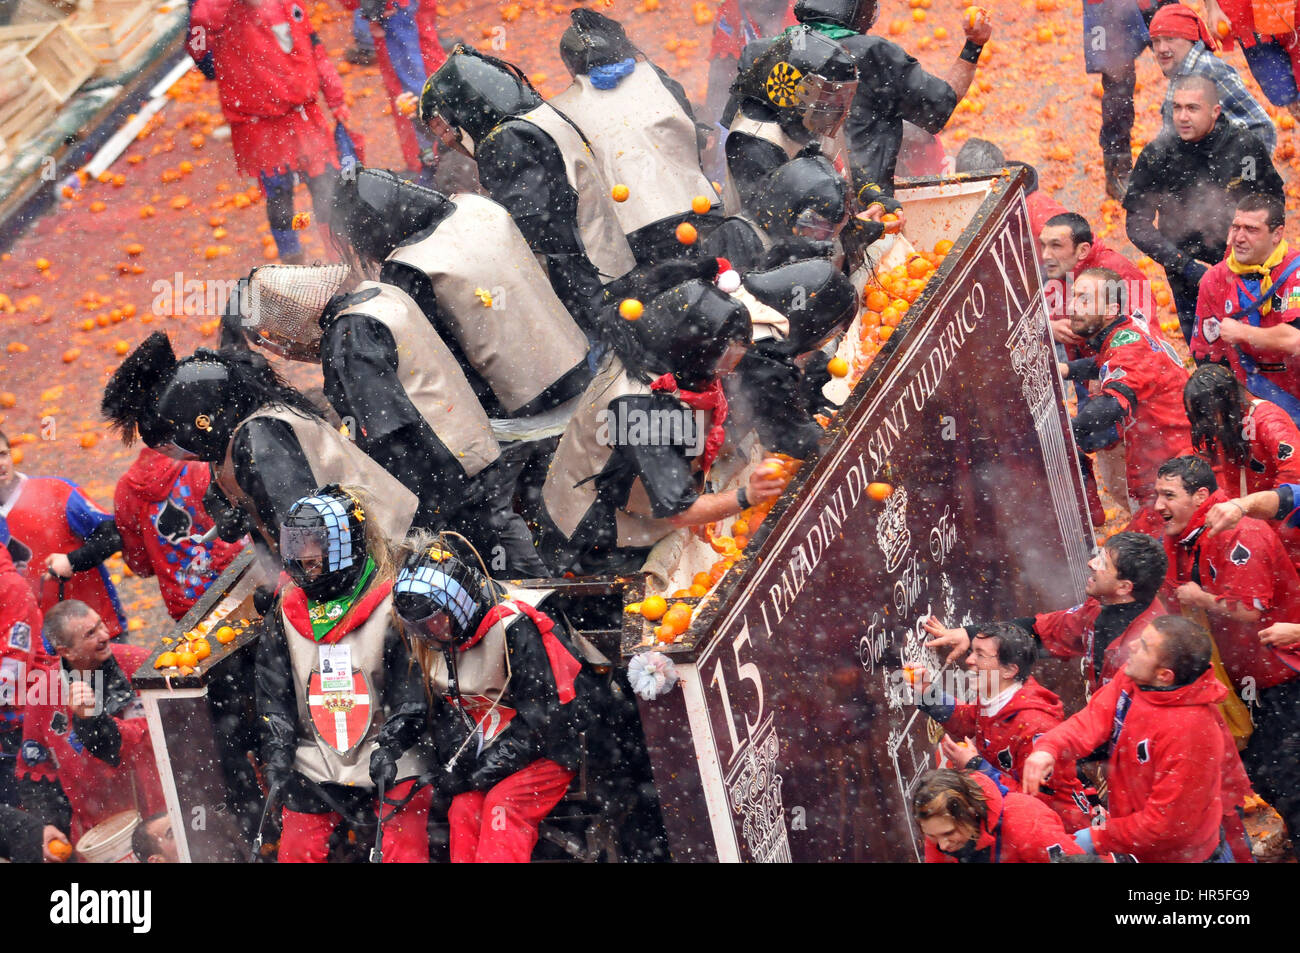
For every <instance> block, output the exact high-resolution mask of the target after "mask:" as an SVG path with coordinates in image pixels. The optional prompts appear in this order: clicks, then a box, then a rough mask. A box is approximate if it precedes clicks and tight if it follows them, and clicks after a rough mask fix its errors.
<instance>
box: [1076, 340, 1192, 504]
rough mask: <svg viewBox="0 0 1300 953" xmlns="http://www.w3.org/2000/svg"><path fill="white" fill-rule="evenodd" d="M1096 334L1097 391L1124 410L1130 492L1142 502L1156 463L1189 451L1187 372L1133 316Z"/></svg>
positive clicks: (1170, 350)
mask: <svg viewBox="0 0 1300 953" xmlns="http://www.w3.org/2000/svg"><path fill="white" fill-rule="evenodd" d="M1098 338H1100V341H1099V346H1098V352H1097V356H1096V362H1097V368H1098V377H1099V379H1100V381H1101V393H1102V394H1109V395H1110V396H1112V397H1114V398H1115V399H1116V400H1118V401H1119V404H1120V406H1121V407H1122V408H1123V409H1124V417H1123V419H1122V420H1121V421H1120V432H1121V434H1122V435H1123V438H1124V460H1125V464H1126V467H1125V469H1126V471H1127V472H1126V476H1127V477H1128V490H1129V496H1131V497H1133V499H1135V500H1137V501H1139V502H1140V503H1142V504H1143V505H1146V504H1148V503H1149V502H1150V501H1151V498H1152V496H1153V495H1154V493H1155V482H1156V470H1157V469H1159V467H1160V465H1161V464H1162V463H1164V462H1165V461H1166V460H1168V459H1170V458H1171V457H1177V456H1181V455H1182V454H1184V453H1189V452H1190V451H1191V447H1192V425H1191V424H1190V423H1188V421H1187V412H1186V411H1185V410H1184V409H1183V387H1184V386H1186V384H1187V370H1186V369H1185V368H1184V367H1183V363H1182V360H1181V359H1180V358H1179V357H1178V355H1177V354H1176V353H1174V350H1173V348H1172V347H1170V346H1169V345H1168V344H1167V343H1165V342H1164V341H1157V340H1156V339H1155V338H1153V337H1152V336H1151V335H1150V334H1148V333H1147V332H1146V331H1145V330H1144V329H1143V328H1142V326H1141V325H1139V324H1138V323H1137V322H1136V321H1134V320H1133V319H1132V318H1127V319H1125V320H1123V321H1117V322H1115V323H1114V324H1112V325H1111V326H1110V327H1108V328H1106V329H1105V330H1104V331H1102V332H1101V334H1099V335H1098ZM1098 338H1094V339H1093V340H1094V341H1098Z"/></svg>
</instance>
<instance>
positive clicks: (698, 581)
mask: <svg viewBox="0 0 1300 953" xmlns="http://www.w3.org/2000/svg"><path fill="white" fill-rule="evenodd" d="M691 585H692V586H704V587H705V588H707V587H708V585H709V574H708V573H707V572H697V573H696V574H695V575H694V576H693V577H692V578H691Z"/></svg>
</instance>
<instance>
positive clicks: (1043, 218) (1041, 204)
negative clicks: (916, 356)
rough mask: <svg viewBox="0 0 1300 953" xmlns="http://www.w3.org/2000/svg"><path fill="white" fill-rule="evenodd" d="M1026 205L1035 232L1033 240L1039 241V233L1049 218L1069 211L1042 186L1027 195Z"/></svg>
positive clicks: (1030, 225)
mask: <svg viewBox="0 0 1300 953" xmlns="http://www.w3.org/2000/svg"><path fill="white" fill-rule="evenodd" d="M1025 206H1026V208H1027V210H1028V212H1029V230H1030V232H1031V233H1032V234H1033V236H1034V237H1033V241H1035V242H1036V241H1038V236H1039V233H1041V232H1042V230H1043V226H1044V225H1046V224H1047V220H1048V219H1049V218H1053V217H1054V216H1057V215H1063V214H1065V213H1066V212H1068V211H1069V209H1068V208H1066V207H1065V206H1064V205H1062V204H1061V203H1060V202H1058V201H1056V199H1054V198H1052V197H1051V196H1050V195H1048V194H1047V193H1046V192H1044V191H1043V190H1042V189H1041V188H1039V189H1034V191H1032V192H1030V193H1029V194H1028V195H1026V196H1025Z"/></svg>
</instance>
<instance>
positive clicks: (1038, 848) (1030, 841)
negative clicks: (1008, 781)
mask: <svg viewBox="0 0 1300 953" xmlns="http://www.w3.org/2000/svg"><path fill="white" fill-rule="evenodd" d="M971 777H972V778H974V779H975V782H976V783H977V784H978V785H979V786H980V789H981V790H982V791H983V793H984V797H985V799H986V802H987V804H988V811H989V813H988V817H986V818H985V819H984V826H983V827H982V828H980V832H979V837H978V838H976V840H975V849H976V851H978V852H979V857H978V858H977V862H984V863H990V864H1046V863H1050V862H1051V861H1052V860H1053V859H1054V858H1056V857H1061V856H1066V855H1069V854H1082V853H1083V850H1082V849H1081V848H1080V847H1079V845H1078V844H1076V843H1075V842H1074V838H1073V837H1072V836H1071V835H1070V834H1069V833H1068V832H1067V831H1066V830H1065V827H1064V825H1062V823H1061V818H1060V816H1059V815H1057V814H1056V812H1055V811H1053V810H1052V809H1051V808H1049V807H1047V806H1046V805H1044V804H1043V802H1042V801H1040V800H1038V799H1037V798H1032V797H1030V796H1029V795H1028V794H1020V793H1019V792H1016V791H1013V792H1012V793H1010V794H1003V793H1002V792H1001V791H999V790H998V786H997V785H996V784H994V783H993V781H992V780H991V779H990V778H988V777H987V776H986V775H983V774H980V773H979V772H978V771H976V772H974V773H973V774H972V775H971ZM925 862H926V863H927V864H955V863H958V860H957V858H956V857H952V856H950V855H949V854H945V853H944V852H943V851H941V850H940V849H939V848H938V847H936V846H935V845H934V844H932V843H931V842H930V841H929V839H927V840H926V842H925Z"/></svg>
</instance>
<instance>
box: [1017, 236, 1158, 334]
mask: <svg viewBox="0 0 1300 953" xmlns="http://www.w3.org/2000/svg"><path fill="white" fill-rule="evenodd" d="M1040 231H1041V229H1040ZM1090 268H1109V269H1110V270H1111V271H1113V272H1115V273H1116V274H1117V275H1119V276H1120V277H1121V278H1123V279H1124V290H1125V292H1126V293H1127V295H1128V310H1129V313H1130V314H1132V313H1133V312H1139V313H1140V314H1141V315H1142V318H1143V320H1144V322H1145V325H1146V329H1147V332H1148V333H1149V334H1150V335H1151V336H1152V337H1153V338H1156V339H1157V340H1164V335H1163V334H1161V332H1160V322H1159V321H1158V320H1156V302H1155V296H1154V295H1153V294H1152V293H1151V282H1150V281H1149V280H1148V279H1147V276H1146V275H1144V274H1143V273H1142V271H1141V270H1140V269H1139V268H1138V267H1137V265H1135V264H1133V262H1131V261H1129V260H1128V259H1127V258H1125V257H1124V256H1123V255H1121V254H1120V253H1119V252H1117V251H1115V250H1114V249H1113V248H1111V247H1110V246H1109V245H1107V244H1106V243H1105V242H1104V241H1102V240H1101V239H1100V238H1097V239H1094V241H1093V243H1092V247H1091V248H1090V249H1089V250H1088V255H1087V257H1085V258H1084V259H1083V260H1081V261H1080V262H1079V263H1078V264H1077V265H1075V266H1074V270H1073V271H1071V272H1070V277H1071V279H1074V278H1078V277H1079V275H1081V274H1083V273H1084V272H1085V271H1087V270H1088V269H1090ZM1043 294H1044V295H1045V296H1046V297H1047V308H1048V311H1049V312H1050V314H1051V317H1052V318H1053V319H1056V318H1063V317H1065V308H1066V304H1067V303H1068V302H1069V296H1070V289H1069V287H1068V286H1067V283H1066V282H1065V281H1062V280H1061V279H1060V278H1051V279H1048V280H1047V281H1045V282H1044V283H1043ZM1079 356H1083V355H1082V354H1080V355H1079Z"/></svg>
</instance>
